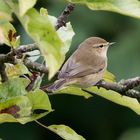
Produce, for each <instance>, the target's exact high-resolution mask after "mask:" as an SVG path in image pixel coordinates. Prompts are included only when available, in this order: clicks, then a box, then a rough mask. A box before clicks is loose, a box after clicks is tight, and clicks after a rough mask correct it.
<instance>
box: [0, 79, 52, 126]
mask: <svg viewBox="0 0 140 140" xmlns="http://www.w3.org/2000/svg"><path fill="white" fill-rule="evenodd" d="M28 84H29V81H28V80H27V79H23V78H13V79H10V80H8V81H6V82H5V83H2V84H0V122H1V123H3V122H19V123H21V124H25V123H27V122H30V121H34V120H36V119H39V118H41V117H43V116H45V115H47V114H48V113H50V112H51V111H52V108H51V104H50V101H49V98H48V95H47V94H46V93H45V92H43V91H42V90H40V89H38V90H34V91H31V92H29V93H28V92H27V91H26V90H25V88H26V86H27V85H28ZM38 109H39V110H42V111H43V113H36V112H35V111H36V110H38Z"/></svg>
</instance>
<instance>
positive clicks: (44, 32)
mask: <svg viewBox="0 0 140 140" xmlns="http://www.w3.org/2000/svg"><path fill="white" fill-rule="evenodd" d="M20 20H21V22H22V24H23V26H24V27H25V29H26V31H27V33H28V34H29V35H30V36H31V37H32V38H33V40H34V41H36V42H37V43H38V44H39V46H40V50H41V53H42V55H43V56H44V57H45V60H46V61H47V66H48V69H49V79H51V78H52V77H53V76H54V75H55V73H56V72H57V71H58V70H59V68H60V67H61V65H62V64H63V62H64V60H65V54H66V52H67V51H68V49H69V47H70V43H71V40H72V37H73V35H74V33H73V30H72V28H71V27H70V25H69V29H67V28H66V31H65V33H68V32H69V31H70V32H71V33H72V34H71V35H70V34H69V35H70V36H69V37H67V38H66V39H65V40H66V41H65V40H62V38H61V37H60V36H59V33H57V32H56V30H55V27H54V25H53V24H52V22H51V20H50V18H49V16H48V15H47V14H39V13H38V12H37V11H36V10H35V9H30V10H29V11H28V12H27V13H26V14H25V15H24V17H23V18H20ZM65 35H66V34H65ZM66 36H67V35H66Z"/></svg>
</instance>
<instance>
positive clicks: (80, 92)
mask: <svg viewBox="0 0 140 140" xmlns="http://www.w3.org/2000/svg"><path fill="white" fill-rule="evenodd" d="M53 94H69V95H77V96H83V97H85V98H86V99H88V98H90V97H92V95H91V94H89V93H87V92H84V91H83V90H82V89H81V88H78V87H70V86H69V87H65V88H63V89H60V90H58V91H55V92H53Z"/></svg>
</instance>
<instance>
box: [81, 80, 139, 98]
mask: <svg viewBox="0 0 140 140" xmlns="http://www.w3.org/2000/svg"><path fill="white" fill-rule="evenodd" d="M139 85H140V77H135V78H131V79H128V80H123V81H120V82H118V83H110V82H106V81H100V82H99V83H97V84H96V86H97V87H99V88H100V87H103V88H105V89H107V90H113V91H116V92H118V93H120V94H121V95H125V96H129V97H132V98H140V92H139V91H137V90H134V88H135V87H137V86H139ZM82 90H83V91H86V92H89V91H87V90H86V89H82ZM90 94H93V93H91V92H90Z"/></svg>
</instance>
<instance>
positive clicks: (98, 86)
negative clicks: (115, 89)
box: [94, 79, 104, 89]
mask: <svg viewBox="0 0 140 140" xmlns="http://www.w3.org/2000/svg"><path fill="white" fill-rule="evenodd" d="M103 82H104V79H101V80H100V81H98V82H97V83H96V84H95V85H94V86H97V88H98V89H100V85H101V84H102V83H103Z"/></svg>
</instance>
